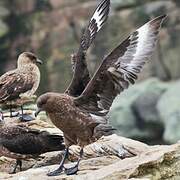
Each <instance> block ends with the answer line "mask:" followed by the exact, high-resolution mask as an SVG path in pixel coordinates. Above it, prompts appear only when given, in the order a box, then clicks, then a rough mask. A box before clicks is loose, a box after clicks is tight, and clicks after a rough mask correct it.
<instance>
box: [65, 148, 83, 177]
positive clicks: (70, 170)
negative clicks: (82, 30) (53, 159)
mask: <svg viewBox="0 0 180 180" xmlns="http://www.w3.org/2000/svg"><path fill="white" fill-rule="evenodd" d="M82 156H83V148H81V150H80V156H79V159H78V161H77V163H76V165H75V166H73V167H71V168H65V173H66V175H73V174H76V173H77V171H78V167H79V162H80V160H81V159H82Z"/></svg>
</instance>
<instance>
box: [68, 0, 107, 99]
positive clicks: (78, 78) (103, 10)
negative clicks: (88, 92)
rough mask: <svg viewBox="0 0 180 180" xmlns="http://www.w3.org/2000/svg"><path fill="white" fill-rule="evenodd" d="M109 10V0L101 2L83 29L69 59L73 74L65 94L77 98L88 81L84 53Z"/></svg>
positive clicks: (88, 76)
mask: <svg viewBox="0 0 180 180" xmlns="http://www.w3.org/2000/svg"><path fill="white" fill-rule="evenodd" d="M109 8H110V0H103V1H102V2H101V3H100V4H99V5H98V7H97V8H96V10H95V12H94V14H93V16H92V17H91V19H90V21H89V24H88V26H87V28H86V29H85V32H84V34H83V35H82V38H81V42H80V47H79V50H78V52H77V53H75V54H73V55H72V57H71V62H72V69H73V71H74V74H73V78H72V81H71V83H70V85H69V87H68V88H67V90H66V91H65V93H67V94H69V95H71V96H79V95H80V94H81V93H82V92H83V90H84V89H85V87H86V85H87V84H88V82H89V81H90V74H89V70H88V68H87V63H86V51H87V50H88V48H89V47H90V45H91V44H92V42H93V40H94V39H95V37H96V35H97V33H98V32H99V30H100V29H101V28H102V26H103V25H104V23H105V22H106V20H107V18H108V14H109Z"/></svg>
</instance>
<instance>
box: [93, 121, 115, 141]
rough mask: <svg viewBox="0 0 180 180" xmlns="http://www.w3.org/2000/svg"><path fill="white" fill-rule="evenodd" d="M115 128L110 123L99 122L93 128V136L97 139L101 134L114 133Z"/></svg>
mask: <svg viewBox="0 0 180 180" xmlns="http://www.w3.org/2000/svg"><path fill="white" fill-rule="evenodd" d="M115 130H116V129H115V128H113V127H112V126H111V125H110V124H99V125H98V126H96V127H95V128H94V137H95V138H97V139H99V138H100V137H102V136H109V135H112V134H114V131H115Z"/></svg>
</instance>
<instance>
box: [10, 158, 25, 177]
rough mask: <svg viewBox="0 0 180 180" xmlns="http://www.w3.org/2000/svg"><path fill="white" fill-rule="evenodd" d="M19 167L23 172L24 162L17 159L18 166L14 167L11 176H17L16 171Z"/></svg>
mask: <svg viewBox="0 0 180 180" xmlns="http://www.w3.org/2000/svg"><path fill="white" fill-rule="evenodd" d="M18 165H19V170H20V171H22V161H21V160H19V159H17V160H16V164H15V166H14V169H13V171H12V172H11V173H10V174H15V173H16V169H17V167H18Z"/></svg>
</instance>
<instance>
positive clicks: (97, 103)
mask: <svg viewBox="0 0 180 180" xmlns="http://www.w3.org/2000/svg"><path fill="white" fill-rule="evenodd" d="M165 17H166V16H165V15H163V16H159V17H157V18H155V19H153V20H151V21H149V22H148V23H146V24H145V25H144V26H142V27H140V28H139V29H137V30H136V31H135V32H133V33H132V34H131V35H130V36H129V37H128V38H126V39H125V40H124V41H123V42H122V43H121V44H120V45H119V46H118V47H117V48H115V49H114V50H113V51H112V52H111V53H110V54H109V55H108V56H107V57H106V58H105V59H104V60H103V62H102V64H101V66H100V67H99V69H98V70H97V72H96V73H95V75H94V76H93V78H92V79H91V81H90V82H89V83H88V85H87V87H86V88H85V90H84V91H83V93H82V94H81V95H80V96H79V97H77V98H75V100H74V102H75V104H76V106H78V107H79V108H80V109H82V110H83V111H87V112H90V113H93V114H96V115H100V116H102V115H103V116H104V115H106V114H107V113H108V112H109V109H110V107H111V105H112V102H113V100H114V98H115V97H116V96H117V95H118V94H119V93H120V92H122V91H123V90H124V89H127V88H128V87H129V85H130V84H134V83H135V80H136V79H137V77H138V73H140V71H141V69H142V67H143V65H144V64H145V63H146V61H147V60H148V58H149V57H150V56H151V54H152V52H153V50H154V47H155V44H156V41H157V37H158V32H159V29H160V26H161V23H162V21H163V20H164V18H165Z"/></svg>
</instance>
